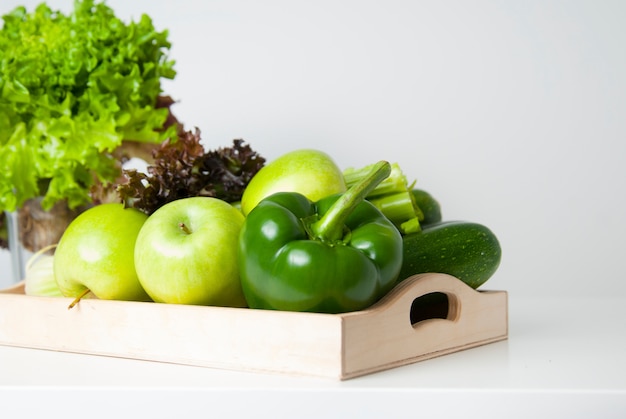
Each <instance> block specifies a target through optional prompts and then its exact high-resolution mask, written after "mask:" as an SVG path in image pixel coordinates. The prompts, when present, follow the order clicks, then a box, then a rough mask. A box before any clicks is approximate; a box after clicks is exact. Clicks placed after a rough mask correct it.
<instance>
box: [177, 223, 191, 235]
mask: <svg viewBox="0 0 626 419" xmlns="http://www.w3.org/2000/svg"><path fill="white" fill-rule="evenodd" d="M178 227H180V229H181V230H183V231H184V232H185V233H186V234H191V229H190V228H189V227H187V224H185V223H178Z"/></svg>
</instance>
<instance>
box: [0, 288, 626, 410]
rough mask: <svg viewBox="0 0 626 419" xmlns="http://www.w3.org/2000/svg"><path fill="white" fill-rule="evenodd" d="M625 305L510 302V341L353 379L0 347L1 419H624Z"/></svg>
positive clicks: (623, 302) (584, 301) (534, 300)
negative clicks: (115, 418) (129, 415)
mask: <svg viewBox="0 0 626 419" xmlns="http://www.w3.org/2000/svg"><path fill="white" fill-rule="evenodd" d="M625 307H626V299H625V298H617V297H614V298H611V297H607V298H604V299H600V298H597V299H593V298H592V299H582V298H580V299H578V298H565V299H563V298H561V299H559V298H556V297H555V298H545V297H544V298H516V297H515V296H512V295H509V328H510V330H509V339H508V340H506V341H502V342H496V343H492V344H489V345H485V346H482V347H478V348H473V349H469V350H466V351H463V352H458V353H454V354H450V355H445V356H443V357H439V358H435V359H430V360H426V361H423V362H419V363H416V364H412V365H408V366H403V367H399V368H395V369H392V370H388V371H383V372H379V373H375V374H371V375H368V376H364V377H359V378H355V379H351V380H347V381H335V380H332V379H318V378H308V377H291V376H282V375H271V374H260V373H244V372H236V371H222V370H215V369H210V368H200V367H190V366H182V365H173V364H164V363H156V362H147V361H137V360H129V359H118V358H108V357H101V356H91V355H81V354H71V353H62V352H53V351H44V350H35V349H26V348H16V347H8V346H0V417H2V418H14V417H32V416H33V415H35V414H41V415H42V417H46V418H47V417H61V416H62V417H76V416H75V414H76V413H77V412H79V411H82V410H83V409H88V410H89V412H90V413H89V417H90V418H96V417H109V418H110V417H111V415H112V414H117V413H118V412H131V411H132V412H134V411H137V412H141V413H142V417H146V418H148V417H150V418H155V417H176V418H184V417H250V418H253V417H254V418H256V417H273V418H280V417H285V418H287V417H294V418H309V417H311V418H319V417H325V418H328V417H350V418H360V417H444V416H442V415H440V414H441V413H446V415H445V417H450V416H454V417H456V416H458V417H465V418H467V417H481V418H485V417H499V418H505V417H506V418H517V417H519V418H528V417H529V416H530V415H534V416H535V417H539V418H543V417H551V418H561V417H562V418H579V417H580V418H597V419H602V418H613V417H615V418H618V417H619V418H624V417H626V361H625V360H626V312H625V310H624V308H625ZM7 412H8V414H6V413H7ZM390 413H391V414H390ZM143 415H145V416H143ZM121 417H123V416H121Z"/></svg>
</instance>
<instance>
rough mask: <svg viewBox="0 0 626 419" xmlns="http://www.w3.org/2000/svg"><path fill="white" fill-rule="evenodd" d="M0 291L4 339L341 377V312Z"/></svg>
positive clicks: (97, 352) (91, 351) (147, 357)
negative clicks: (73, 298) (76, 301)
mask: <svg viewBox="0 0 626 419" xmlns="http://www.w3.org/2000/svg"><path fill="white" fill-rule="evenodd" d="M69 302H71V299H65V298H45V297H30V296H24V295H21V296H20V295H14V294H0V344H4V345H11V346H22V347H30V348H39V349H49V350H58V351H65V352H78V353H86V354H93V355H105V356H115V357H123V358H134V359H142V360H151V361H161V362H171V363H179V364H187V365H197V366H207V367H216V368H223V369H234V370H251V371H272V372H278V373H287V374H307V375H315V376H326V377H339V375H340V374H341V357H340V354H341V336H340V334H341V327H340V326H341V324H340V319H338V318H336V317H335V316H328V315H317V314H307V313H285V312H272V311H260V310H250V309H232V308H220V307H200V306H184V305H165V304H158V305H157V304H156V303H137V302H119V301H99V300H82V301H81V302H80V303H79V304H78V305H77V306H75V307H74V308H73V309H71V310H68V309H67V306H68V304H69Z"/></svg>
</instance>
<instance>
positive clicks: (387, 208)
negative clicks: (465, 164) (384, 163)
mask: <svg viewBox="0 0 626 419" xmlns="http://www.w3.org/2000/svg"><path fill="white" fill-rule="evenodd" d="M371 169H372V165H368V166H365V167H362V168H359V169H355V168H348V169H346V170H344V171H343V176H344V180H345V182H346V186H347V187H350V186H352V185H354V184H356V183H357V182H359V181H361V180H362V179H363V178H364V177H366V176H367V175H368V173H369V171H370V170H371ZM411 186H412V185H409V184H408V182H407V179H406V176H405V175H404V172H403V171H402V169H401V168H400V165H399V164H398V163H392V164H391V173H390V174H389V177H387V178H386V179H385V180H383V181H382V182H381V183H380V184H378V185H377V186H376V187H375V188H374V189H373V190H372V191H371V192H370V193H369V194H368V195H367V200H368V201H370V202H371V203H372V204H374V206H376V208H378V209H379V210H380V211H381V212H382V213H383V214H384V215H385V216H386V217H387V218H388V219H389V220H391V222H393V223H394V224H395V225H396V227H397V228H398V229H399V230H400V232H401V233H402V234H408V233H415V232H417V231H420V221H421V219H422V218H423V217H424V215H423V214H422V212H421V210H420V208H419V207H418V206H417V205H416V203H415V199H414V197H413V194H412V193H411Z"/></svg>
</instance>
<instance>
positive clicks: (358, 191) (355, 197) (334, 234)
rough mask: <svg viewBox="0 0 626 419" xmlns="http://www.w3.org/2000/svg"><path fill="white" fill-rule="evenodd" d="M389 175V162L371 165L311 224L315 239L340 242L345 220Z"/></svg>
mask: <svg viewBox="0 0 626 419" xmlns="http://www.w3.org/2000/svg"><path fill="white" fill-rule="evenodd" d="M390 173H391V165H390V164H389V162H387V161H384V160H383V161H379V162H378V163H375V164H373V165H372V168H371V170H370V172H369V174H368V175H367V176H365V177H364V178H363V179H361V180H360V181H359V182H358V183H355V184H354V185H352V186H351V187H350V189H348V190H347V191H346V192H345V193H344V194H343V195H341V196H340V197H339V199H337V201H335V203H334V204H333V205H332V206H331V207H330V208H329V209H328V211H326V213H325V214H324V215H323V216H322V217H321V218H320V219H319V220H317V221H316V222H314V223H313V224H311V226H310V228H311V231H312V233H313V235H314V236H315V238H317V239H319V240H321V241H326V242H333V241H336V240H340V239H341V238H342V237H343V231H344V223H345V221H346V219H347V218H348V217H349V216H350V214H351V213H352V211H354V209H355V208H356V207H357V205H359V204H360V203H361V202H363V201H364V200H365V197H366V196H367V195H368V194H369V193H370V192H371V191H372V190H373V189H374V188H375V187H376V186H377V185H378V184H379V183H380V182H382V181H383V180H385V179H386V178H387V177H388V176H389V174H390Z"/></svg>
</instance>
